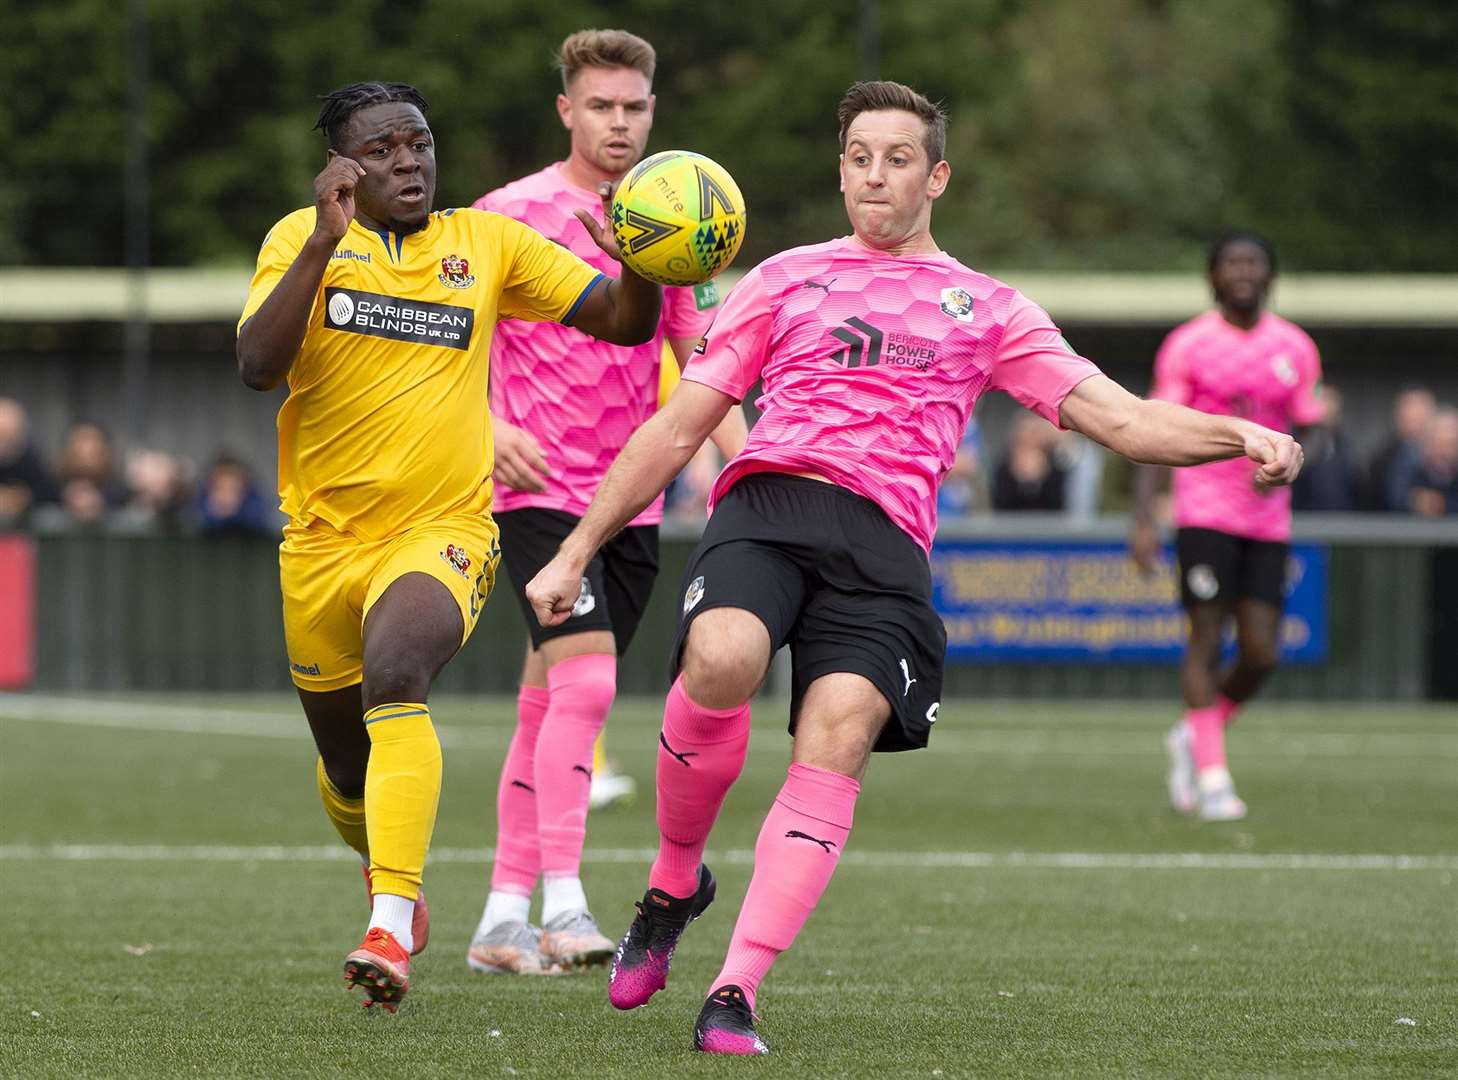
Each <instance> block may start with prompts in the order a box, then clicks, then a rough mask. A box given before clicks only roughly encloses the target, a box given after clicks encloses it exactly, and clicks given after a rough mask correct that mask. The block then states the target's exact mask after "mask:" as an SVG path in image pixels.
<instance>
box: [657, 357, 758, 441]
mask: <svg viewBox="0 0 1458 1080" xmlns="http://www.w3.org/2000/svg"><path fill="white" fill-rule="evenodd" d="M698 343H699V339H698V338H669V339H668V345H669V348H671V349H672V350H673V358H674V359H675V360H677V361H678V369H679V371H682V370H683V369H684V368H686V367H688V362H689V358H690V357H692V356H693V353H694V346H695V345H697V344H698ZM709 439H710V441H712V442H713V444H714V446H715V448H716V449H717V450H718V451H719V453H721V454H723V455H724V460H725V461H729V460H731V459H733V458H735V457H738V456H739V451H741V450H743V449H744V444H745V443H747V442H748V441H749V423H748V421H746V420H745V419H744V410H743V409H730V410H729V411H728V412H727V413H725V414H724V419H723V420H721V421H720V422H719V426H718V427H716V428H715V429H714V430H713V431H711V432H710V433H709Z"/></svg>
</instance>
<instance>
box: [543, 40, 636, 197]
mask: <svg viewBox="0 0 1458 1080" xmlns="http://www.w3.org/2000/svg"><path fill="white" fill-rule="evenodd" d="M653 100H654V99H653V92H652V87H650V86H649V84H648V79H647V78H646V77H645V76H644V75H643V73H642V72H641V71H638V70H637V69H635V68H626V67H612V68H600V67H590V68H584V69H583V70H582V71H579V72H578V73H577V77H576V78H575V79H573V80H572V85H571V86H570V87H569V88H568V91H567V93H565V94H558V95H557V114H558V115H559V116H560V117H561V118H562V126H563V127H565V128H566V129H567V130H568V131H570V132H571V133H572V155H573V156H574V157H576V158H578V159H580V160H582V161H584V162H586V163H587V164H588V165H590V166H592V168H594V169H596V170H597V171H598V172H601V173H602V174H604V175H605V176H609V177H612V178H613V179H617V178H619V177H621V176H622V175H623V174H624V173H626V172H627V171H628V170H629V169H630V168H632V167H633V165H634V164H636V163H637V161H638V159H639V158H641V157H642V156H643V148H644V147H646V146H647V145H648V133H649V131H651V130H652V128H653Z"/></svg>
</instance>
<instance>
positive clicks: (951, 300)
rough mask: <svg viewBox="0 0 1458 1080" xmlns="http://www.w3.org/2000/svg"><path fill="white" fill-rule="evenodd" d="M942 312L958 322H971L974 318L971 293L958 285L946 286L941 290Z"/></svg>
mask: <svg viewBox="0 0 1458 1080" xmlns="http://www.w3.org/2000/svg"><path fill="white" fill-rule="evenodd" d="M942 312H943V314H946V315H950V316H951V317H952V318H954V319H956V320H957V321H958V322H965V323H969V322H972V321H973V320H974V319H975V318H976V316H975V315H973V314H972V294H971V293H969V292H968V291H967V290H966V289H963V288H961V287H960V286H957V285H951V286H948V287H947V288H945V289H943V290H942Z"/></svg>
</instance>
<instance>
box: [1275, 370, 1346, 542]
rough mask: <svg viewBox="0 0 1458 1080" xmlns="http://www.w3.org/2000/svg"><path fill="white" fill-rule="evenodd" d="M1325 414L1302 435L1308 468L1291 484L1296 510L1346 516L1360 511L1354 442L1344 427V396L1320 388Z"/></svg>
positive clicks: (1293, 505) (1335, 389) (1334, 390)
mask: <svg viewBox="0 0 1458 1080" xmlns="http://www.w3.org/2000/svg"><path fill="white" fill-rule="evenodd" d="M1321 400H1322V404H1323V405H1325V406H1326V415H1325V416H1324V417H1323V418H1322V419H1321V421H1320V422H1319V423H1317V424H1314V425H1312V426H1311V427H1309V428H1307V429H1306V431H1305V432H1304V433H1303V438H1302V443H1303V445H1304V446H1305V449H1306V465H1305V466H1304V467H1303V468H1302V470H1301V475H1300V476H1298V477H1297V478H1296V482H1295V483H1294V484H1292V485H1291V508H1292V509H1293V510H1316V511H1325V512H1328V513H1345V512H1348V511H1352V510H1355V509H1356V508H1357V492H1356V482H1355V480H1356V475H1357V473H1356V468H1355V465H1354V458H1353V456H1352V447H1351V443H1350V442H1349V441H1348V439H1347V434H1346V432H1345V431H1344V430H1343V428H1342V394H1341V391H1340V390H1338V389H1337V388H1336V387H1334V386H1331V385H1329V384H1328V385H1325V386H1323V387H1322V388H1321Z"/></svg>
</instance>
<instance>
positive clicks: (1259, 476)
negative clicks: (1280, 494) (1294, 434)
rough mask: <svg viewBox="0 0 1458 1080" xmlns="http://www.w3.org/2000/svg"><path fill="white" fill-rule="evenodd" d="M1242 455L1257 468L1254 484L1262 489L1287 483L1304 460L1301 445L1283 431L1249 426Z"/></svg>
mask: <svg viewBox="0 0 1458 1080" xmlns="http://www.w3.org/2000/svg"><path fill="white" fill-rule="evenodd" d="M1245 456H1246V457H1248V458H1250V459H1251V460H1252V461H1254V462H1256V463H1257V464H1259V465H1260V468H1259V469H1257V470H1256V476H1255V479H1256V483H1257V484H1258V485H1261V486H1263V487H1276V486H1278V485H1280V484H1289V483H1291V481H1293V480H1295V479H1296V476H1297V474H1298V473H1300V472H1301V464H1302V462H1304V461H1305V460H1306V455H1305V452H1304V451H1302V449H1301V444H1300V443H1298V442H1297V441H1296V440H1295V439H1293V438H1291V436H1290V435H1287V434H1286V433H1285V432H1283V431H1272V430H1271V429H1270V428H1265V427H1261V426H1260V425H1259V424H1250V425H1248V426H1247V429H1246V432H1245Z"/></svg>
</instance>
